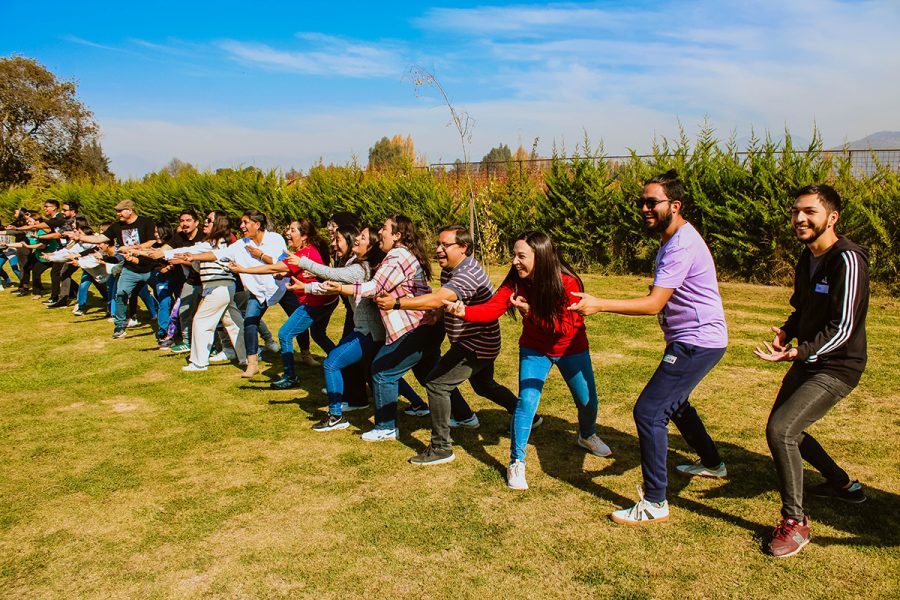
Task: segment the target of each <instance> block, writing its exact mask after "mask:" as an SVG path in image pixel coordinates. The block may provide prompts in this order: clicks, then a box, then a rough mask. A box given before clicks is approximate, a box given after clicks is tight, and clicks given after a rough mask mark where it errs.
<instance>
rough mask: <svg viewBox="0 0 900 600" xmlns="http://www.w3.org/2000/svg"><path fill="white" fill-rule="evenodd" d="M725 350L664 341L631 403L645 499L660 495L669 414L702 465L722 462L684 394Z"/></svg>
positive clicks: (661, 497)
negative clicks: (652, 369) (658, 359)
mask: <svg viewBox="0 0 900 600" xmlns="http://www.w3.org/2000/svg"><path fill="white" fill-rule="evenodd" d="M724 355H725V348H701V347H700V346H693V345H691V344H685V343H683V342H673V343H671V344H669V345H668V346H666V351H665V354H664V355H663V359H662V362H660V363H659V366H658V367H657V368H656V372H655V373H654V374H653V377H651V378H650V381H649V382H647V385H646V387H644V391H642V392H641V395H640V396H639V397H638V400H637V403H635V405H634V423H635V425H637V431H638V441H639V442H640V446H641V472H642V474H643V476H644V498H646V499H647V500H649V501H650V502H662V501H663V500H665V499H666V487H667V486H668V478H667V476H666V452H668V449H669V430H668V427H667V425H668V423H669V421H670V420H671V421H672V422H673V423H674V424H675V426H676V427H677V428H678V431H679V432H681V435H682V437H683V438H684V441H685V442H687V443H688V445H689V446H690V447H691V448H693V449H694V451H695V452H696V453H697V454H698V455H700V460H701V461H702V462H703V464H704V465H705V466H707V467H716V466H718V465H719V463H721V462H722V458H721V457H720V456H719V451H718V449H717V448H716V445H715V443H714V442H713V441H712V438H710V437H709V434H708V433H707V432H706V428H705V427H704V426H703V421H701V420H700V416H699V415H698V414H697V411H696V410H695V409H694V407H693V406H691V404H690V402H688V396H690V395H691V392H693V391H694V388H695V387H697V384H698V383H700V381H701V380H702V379H703V378H704V377H706V374H707V373H709V372H710V371H711V370H712V368H713V367H714V366H716V363H718V362H719V361H720V360H721V359H722V357H723V356H724Z"/></svg>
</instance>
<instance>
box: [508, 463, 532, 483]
mask: <svg viewBox="0 0 900 600" xmlns="http://www.w3.org/2000/svg"><path fill="white" fill-rule="evenodd" d="M506 487H508V488H509V489H511V490H527V489H528V482H527V481H525V461H523V460H516V461H513V462H511V463H510V464H509V466H508V467H507V468H506Z"/></svg>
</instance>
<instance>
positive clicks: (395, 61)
mask: <svg viewBox="0 0 900 600" xmlns="http://www.w3.org/2000/svg"><path fill="white" fill-rule="evenodd" d="M297 38H298V39H300V40H302V41H304V42H307V43H308V44H311V45H312V46H313V47H314V49H313V50H304V51H299V50H283V49H276V48H273V47H271V46H269V45H267V44H259V43H249V42H241V41H237V40H224V41H222V42H219V43H218V46H219V48H221V49H222V50H224V51H225V52H226V53H227V54H228V55H229V56H230V57H231V58H232V59H234V60H237V61H240V62H242V63H248V64H255V65H259V66H261V67H264V68H269V69H276V70H283V71H292V72H296V73H303V74H307V75H338V76H345V77H382V76H387V75H396V74H397V73H399V72H401V70H402V64H403V63H402V60H401V57H400V55H399V54H398V52H397V50H396V49H394V48H392V47H390V46H388V45H383V46H379V45H374V44H364V43H359V42H354V41H349V40H344V39H341V38H336V37H333V36H326V35H322V34H315V33H300V34H297Z"/></svg>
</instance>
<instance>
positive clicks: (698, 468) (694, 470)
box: [675, 460, 728, 479]
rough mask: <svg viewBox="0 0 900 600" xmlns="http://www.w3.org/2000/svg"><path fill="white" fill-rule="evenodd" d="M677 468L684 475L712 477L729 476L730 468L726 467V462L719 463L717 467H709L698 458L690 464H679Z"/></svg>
mask: <svg viewBox="0 0 900 600" xmlns="http://www.w3.org/2000/svg"><path fill="white" fill-rule="evenodd" d="M675 469H676V470H677V471H678V472H679V473H681V474H682V475H689V476H694V477H712V478H713V479H724V478H725V477H728V469H726V468H725V463H724V462H721V463H719V464H718V466H716V467H713V468H709V467H706V466H703V463H702V462H700V461H699V460H698V461H697V462H695V463H693V464H690V465H678V466H677V467H675Z"/></svg>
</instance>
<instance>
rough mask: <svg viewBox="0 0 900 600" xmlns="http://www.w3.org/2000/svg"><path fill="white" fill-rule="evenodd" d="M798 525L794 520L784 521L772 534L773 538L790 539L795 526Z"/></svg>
mask: <svg viewBox="0 0 900 600" xmlns="http://www.w3.org/2000/svg"><path fill="white" fill-rule="evenodd" d="M791 523H793V525H791ZM797 523H798V521H795V520H794V519H782V520H781V522H780V523H779V524H778V525H777V526H776V527H775V532H774V533H773V534H772V535H773V537H777V538H787V537H790V535H791V531H792V530H793V529H794V526H795V525H797Z"/></svg>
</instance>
